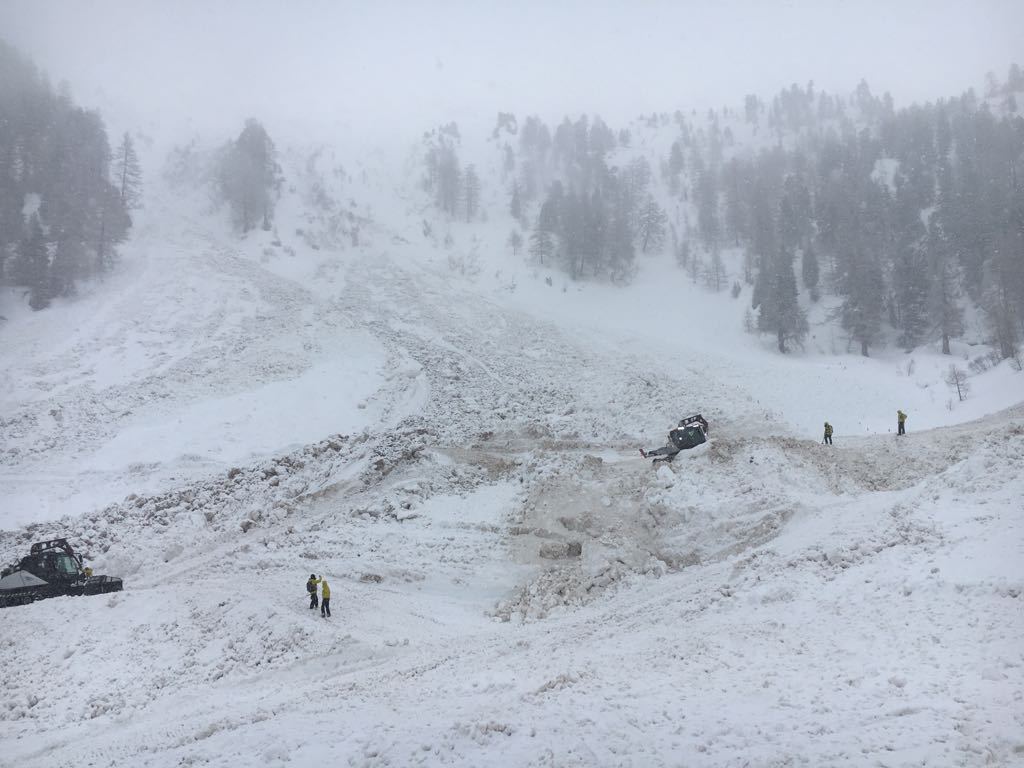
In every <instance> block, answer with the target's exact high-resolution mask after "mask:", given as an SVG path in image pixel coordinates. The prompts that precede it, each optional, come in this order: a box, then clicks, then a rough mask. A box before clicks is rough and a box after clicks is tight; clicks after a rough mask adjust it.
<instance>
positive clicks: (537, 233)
mask: <svg viewBox="0 0 1024 768" xmlns="http://www.w3.org/2000/svg"><path fill="white" fill-rule="evenodd" d="M554 253H555V237H554V235H553V234H552V233H551V232H548V231H547V230H546V229H539V228H538V229H535V230H534V231H533V233H532V234H531V235H530V255H531V256H533V257H534V258H535V259H537V260H538V261H539V262H540V263H541V264H542V265H543V264H544V263H545V261H544V260H545V259H547V260H548V261H550V260H551V257H552V256H553V255H554Z"/></svg>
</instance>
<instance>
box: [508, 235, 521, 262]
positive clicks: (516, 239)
mask: <svg viewBox="0 0 1024 768" xmlns="http://www.w3.org/2000/svg"><path fill="white" fill-rule="evenodd" d="M507 242H508V245H509V246H510V247H511V248H512V255H513V256H518V255H519V249H520V248H522V247H523V236H522V235H521V234H519V230H517V229H513V230H512V232H511V234H509V236H508V240H507Z"/></svg>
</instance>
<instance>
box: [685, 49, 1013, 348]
mask: <svg viewBox="0 0 1024 768" xmlns="http://www.w3.org/2000/svg"><path fill="white" fill-rule="evenodd" d="M1013 77H1017V78H1018V80H1019V70H1017V69H1016V68H1014V69H1012V70H1011V78H1013ZM786 94H787V99H786V100H785V101H779V102H777V104H779V105H780V106H779V107H778V108H777V112H776V117H775V118H773V119H775V120H778V119H784V121H785V122H786V124H787V125H788V126H789V127H790V128H796V129H800V131H801V133H799V134H797V135H796V137H795V139H794V140H793V141H791V142H789V143H788V144H787V143H782V144H777V145H776V146H775V147H773V148H771V149H764V150H761V151H760V152H758V153H756V154H755V153H746V154H735V155H733V156H732V157H731V158H729V159H728V160H719V161H717V162H716V160H715V158H714V153H713V152H712V151H711V146H710V145H711V143H712V142H709V141H706V142H704V143H703V144H700V143H697V142H691V146H690V149H691V152H692V154H693V164H694V165H701V164H703V165H704V167H706V168H707V173H706V177H707V181H706V182H705V181H704V178H703V177H698V179H697V182H696V183H695V184H694V186H693V190H692V194H693V202H694V206H695V207H696V209H697V211H698V214H697V216H696V225H695V234H696V235H697V236H698V237H699V239H700V241H701V243H702V244H703V246H704V248H705V249H707V250H709V251H716V250H717V249H719V248H721V247H723V246H738V247H740V248H742V249H743V252H744V270H743V271H744V275H743V276H744V279H745V280H746V281H747V282H748V283H753V284H754V290H753V294H752V296H753V298H752V306H753V307H754V308H755V309H757V310H758V311H759V322H758V326H759V328H760V329H761V330H764V331H769V332H773V333H776V334H778V337H779V348H780V349H781V350H783V351H785V340H786V339H794V340H797V341H799V340H800V338H802V336H803V334H804V333H805V332H806V321H805V319H804V318H802V313H801V312H800V310H799V306H798V305H797V303H796V298H795V294H796V281H795V275H794V268H795V263H796V259H798V258H799V259H800V260H801V276H802V280H803V283H804V287H805V288H806V289H808V291H809V293H810V297H811V298H812V299H814V300H817V298H818V297H819V296H820V294H821V292H822V291H825V292H828V293H831V294H834V295H836V296H838V297H839V298H840V305H839V308H838V310H837V315H838V319H839V320H840V322H841V324H842V327H843V328H845V329H846V330H847V331H848V333H849V334H850V337H851V339H852V340H853V341H854V342H856V343H857V344H858V345H859V347H860V350H861V352H862V354H865V355H867V354H869V350H870V348H871V347H872V346H873V345H875V344H876V343H878V342H879V340H880V338H881V335H882V331H883V327H884V325H885V324H888V325H889V326H890V327H891V328H894V329H896V330H897V331H898V343H900V344H901V345H902V346H903V347H904V348H906V349H908V350H909V349H912V348H913V347H915V346H917V345H919V344H921V343H924V342H927V341H931V340H941V343H942V349H943V352H945V353H947V354H948V353H949V342H950V339H951V338H955V337H957V336H959V335H961V334H962V333H963V308H964V299H965V298H969V299H971V300H972V301H973V302H974V303H975V304H977V305H978V306H979V307H981V308H982V310H983V311H984V313H985V315H986V317H987V319H988V321H989V325H990V328H991V330H992V335H993V341H994V343H995V346H996V347H997V348H998V349H999V351H1000V354H1001V355H1003V356H1004V357H1010V356H1014V355H1016V354H1017V353H1018V350H1019V348H1020V340H1021V334H1022V331H1024V183H1022V182H1024V180H1022V178H1021V171H1022V165H1024V119H1022V118H1021V116H1020V115H1018V114H1016V113H1015V112H1014V111H1013V110H1009V109H1000V108H999V107H998V105H997V107H996V108H993V107H992V106H991V105H990V103H989V102H987V101H985V100H982V99H979V98H978V97H977V96H976V95H975V93H974V92H973V91H968V92H967V93H965V94H964V95H962V96H961V97H959V98H954V99H950V100H948V101H939V102H937V103H935V104H925V105H923V106H919V105H914V106H911V107H908V108H905V109H900V110H894V109H893V108H892V104H891V100H890V99H888V98H886V97H883V98H881V99H878V98H875V97H873V96H872V95H871V93H870V89H869V88H868V86H867V84H866V83H862V84H861V86H860V87H858V89H857V92H856V93H855V95H854V98H853V100H852V104H851V110H852V111H854V112H856V113H859V114H860V115H861V118H862V119H861V120H860V121H859V122H855V121H854V120H852V119H851V118H849V117H848V116H845V115H843V117H842V118H841V119H839V120H838V121H835V120H834V121H832V122H831V123H824V126H825V127H823V123H822V118H821V110H817V111H814V110H811V109H810V105H811V104H812V103H814V97H813V94H812V92H811V91H810V89H808V90H807V91H804V92H803V97H802V103H803V107H802V108H801V107H800V106H799V105H800V103H801V97H800V93H799V91H794V90H793V89H791V90H789V91H787V92H786ZM1010 95H1011V96H1012V93H1011V94H1010ZM818 102H819V103H820V97H819V99H818ZM829 103H830V104H832V105H833V106H832V108H831V111H830V112H828V114H831V115H833V116H834V115H835V114H842V110H841V109H839V108H837V107H835V105H834V102H831V101H830V102H829ZM749 105H751V101H750V100H748V106H749ZM781 105H786V106H781ZM780 115H781V116H782V118H780V117H779V116H780ZM811 115H814V117H813V118H812V117H810V116H811ZM748 118H749V119H752V118H753V115H752V114H750V113H748ZM801 119H804V120H813V121H814V125H813V126H812V125H809V124H808V123H801V122H800V120H801ZM812 128H814V130H812Z"/></svg>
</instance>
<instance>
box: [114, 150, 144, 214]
mask: <svg viewBox="0 0 1024 768" xmlns="http://www.w3.org/2000/svg"><path fill="white" fill-rule="evenodd" d="M113 176H114V184H115V186H116V187H117V189H118V194H119V196H120V198H121V204H122V205H123V206H124V207H125V208H127V209H129V210H131V209H133V208H138V207H139V205H140V204H141V200H142V168H141V166H140V165H139V157H138V155H137V154H136V152H135V143H134V142H133V141H132V137H131V134H129V133H128V132H127V131H126V132H125V134H124V136H123V137H122V138H121V143H120V144H119V145H118V147H117V150H116V151H115V152H114V160H113Z"/></svg>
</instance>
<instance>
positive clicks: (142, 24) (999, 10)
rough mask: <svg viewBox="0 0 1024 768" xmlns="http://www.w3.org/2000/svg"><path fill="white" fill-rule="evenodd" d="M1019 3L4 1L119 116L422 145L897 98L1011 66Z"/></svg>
mask: <svg viewBox="0 0 1024 768" xmlns="http://www.w3.org/2000/svg"><path fill="white" fill-rule="evenodd" d="M1022 29H1024V2H1019V1H1018V0H973V1H971V0H965V1H964V2H950V1H946V0H927V1H925V0H907V1H899V2H897V1H896V0H888V1H885V0H865V1H859V0H857V1H854V0H850V1H848V2H842V1H840V0H816V1H814V2H811V1H809V0H808V1H803V0H801V1H796V0H793V1H790V2H774V1H772V0H763V1H762V2H755V1H754V0H748V1H747V2H740V1H739V0H725V1H724V2H714V3H712V2H710V1H709V2H703V3H699V2H648V3H644V2H633V3H628V2H602V1H601V0H578V1H570V0H567V1H565V2H530V1H528V0H523V1H522V2H509V1H506V2H476V3H472V2H445V1H443V0H434V1H433V2H389V1H381V2H337V3H328V2H312V1H305V2H303V1H299V2H285V1H284V0H281V2H265V1H260V2H256V1H254V0H245V1H244V2H243V1H242V0H224V1H222V2H213V1H211V2H199V1H194V2H192V1H182V2H172V1H171V0H167V2H154V1H152V0H148V1H147V0H99V1H96V2H70V1H66V0H0V37H2V38H3V39H5V40H7V41H8V42H10V43H12V44H14V45H15V46H16V47H18V48H19V49H20V50H21V51H22V52H23V53H25V54H27V55H29V56H30V57H32V58H33V59H34V60H35V62H36V63H37V64H38V65H39V66H40V67H41V68H43V69H44V70H46V71H47V72H48V74H49V75H50V78H51V79H52V80H53V81H54V82H55V83H56V82H59V81H61V80H67V81H68V82H69V84H70V85H71V88H72V92H73V95H74V97H75V99H76V101H78V102H79V103H81V104H83V105H84V106H95V107H98V108H100V109H101V110H103V111H104V113H105V114H106V115H107V117H108V121H112V122H113V123H115V128H116V127H135V126H132V125H124V126H116V123H117V122H118V121H121V122H129V123H130V122H137V123H139V124H143V123H146V122H148V123H149V124H150V125H154V124H157V123H159V124H169V123H174V124H179V123H181V122H183V120H184V119H185V118H187V119H188V120H189V121H190V125H191V126H192V127H193V128H195V129H197V130H230V129H237V126H238V125H239V124H240V121H241V120H242V119H244V118H245V117H247V116H256V117H259V118H260V119H262V120H264V121H266V122H268V123H270V124H273V123H275V122H277V123H280V124H294V125H297V126H301V125H313V124H325V125H326V124H330V123H333V122H337V121H342V122H345V123H348V124H350V125H352V126H353V127H354V128H355V129H356V130H357V131H360V132H363V133H368V134H373V133H391V134H394V135H401V136H404V137H406V138H410V137H414V136H416V135H418V134H419V133H420V132H421V131H422V130H424V129H425V128H428V127H430V126H432V125H434V124H436V123H437V122H439V121H441V120H449V119H456V120H458V121H459V122H460V123H463V122H465V121H466V120H468V119H470V118H471V117H472V118H475V119H479V120H482V121H485V122H488V123H490V122H493V117H494V114H495V113H496V112H497V111H498V110H504V111H514V112H516V113H517V114H519V115H523V114H526V113H538V114H540V115H541V116H542V117H544V118H545V119H547V120H551V121H553V120H556V119H558V118H560V117H561V116H562V115H564V114H569V115H572V116H575V115H578V114H581V113H588V114H594V113H599V114H601V115H602V116H603V117H605V119H606V120H608V121H609V122H610V123H611V124H612V125H613V126H614V125H617V124H622V123H623V122H625V121H626V120H628V119H631V118H633V117H635V116H637V115H638V114H640V113H644V112H651V111H669V112H670V111H672V110H674V109H676V108H684V109H685V108H690V107H695V108H699V109H704V108H707V107H709V106H715V107H720V106H722V105H729V106H738V105H739V104H740V102H741V101H742V98H743V96H744V95H745V94H747V93H757V94H759V95H760V96H762V97H771V96H772V95H774V94H775V93H776V92H777V91H778V90H779V89H780V88H782V87H785V86H787V85H789V84H791V83H794V82H795V83H799V84H800V85H804V84H806V83H807V81H808V80H813V81H814V82H815V85H816V86H817V87H818V88H819V89H825V90H828V91H831V92H837V93H844V94H846V93H849V92H850V91H852V90H853V88H854V87H855V86H856V84H857V82H858V81H859V80H860V79H861V78H862V77H863V78H866V79H867V80H868V82H869V83H870V84H871V86H872V90H873V91H874V92H875V93H878V94H881V93H882V92H884V91H887V90H888V91H889V92H891V93H892V95H893V96H894V98H895V99H896V103H897V105H902V104H907V103H909V102H911V101H914V100H918V101H922V100H933V99H935V98H939V97H949V96H954V95H958V94H959V93H960V92H962V91H963V90H965V89H966V88H968V87H971V86H980V85H982V83H983V78H984V75H985V73H986V72H987V71H990V70H991V71H994V72H996V74H997V75H998V76H999V77H1000V78H1001V79H1002V78H1004V77H1005V74H1006V69H1007V67H1008V66H1009V64H1010V63H1011V62H1012V61H1014V60H1017V61H1018V62H1019V63H1022V64H1024V55H1022V54H1024V50H1022V48H1024V46H1022V45H1021V43H1020V40H1021V30H1022Z"/></svg>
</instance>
